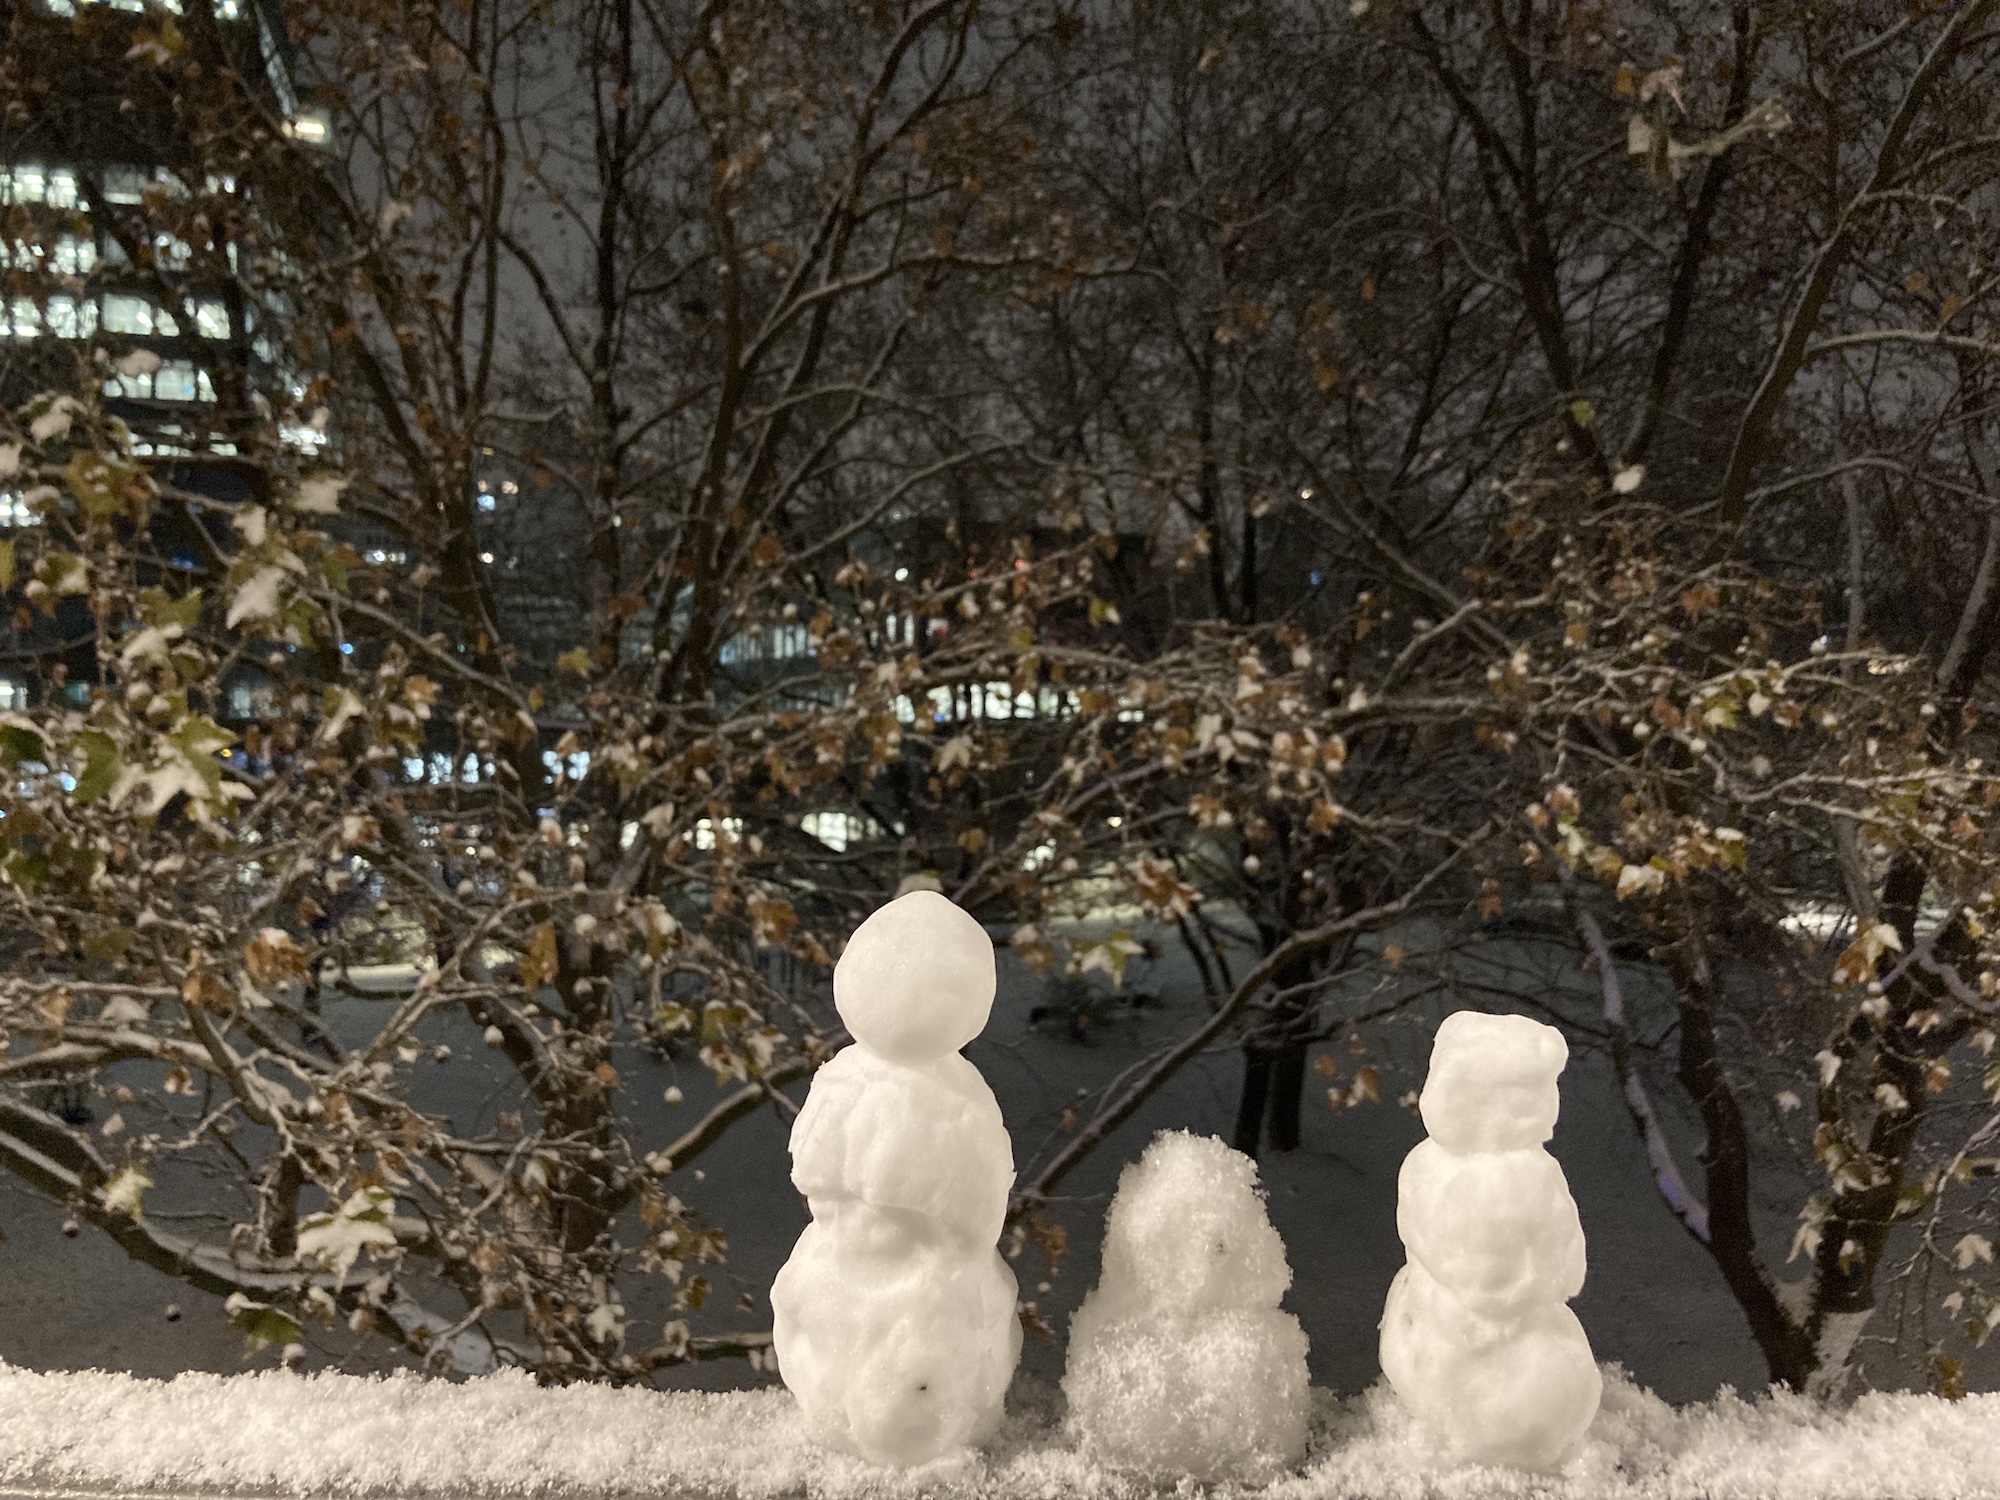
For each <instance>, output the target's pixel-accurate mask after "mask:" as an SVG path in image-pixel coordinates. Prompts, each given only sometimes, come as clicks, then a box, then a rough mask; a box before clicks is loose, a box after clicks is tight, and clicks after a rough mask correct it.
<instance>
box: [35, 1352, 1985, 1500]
mask: <svg viewBox="0 0 2000 1500" xmlns="http://www.w3.org/2000/svg"><path fill="white" fill-rule="evenodd" d="M1024 1397H1025V1398H1026V1399H1023V1398H1024ZM1016 1406H1017V1411H1016V1413H1015V1415H1014V1416H1013V1418H1012V1419H1011V1420H1010V1421H1009V1422H1008V1423H1007V1425H1006V1426H1005V1427H1004V1428H1002V1429H1001V1432H1000V1433H999V1435H998V1436H997V1437H996V1438H995V1440H994V1442H993V1443H992V1445H991V1446H990V1447H989V1448H988V1449H987V1451H985V1452H984V1453H976V1454H967V1455H962V1456H956V1457H953V1458H950V1459H946V1460H943V1461H941V1462H939V1463H935V1464H930V1465H927V1466H925V1467H922V1468H917V1469H907V1470H893V1469H881V1468H876V1467H874V1466H872V1465H869V1464H867V1463H865V1462H863V1461H861V1460H859V1459H854V1458H847V1457H843V1456H841V1455H838V1454H833V1453H829V1452H827V1451H826V1450H825V1449H823V1448H821V1447H819V1446H818V1445H817V1444H815V1443H814V1442H812V1441H811V1439H810V1438H809V1437H808V1435H807V1433H806V1431H805V1425H804V1423H803V1421H802V1420H801V1418H800V1416H799V1411H798V1407H797V1405H796V1404H795V1403H794V1402H793V1400H792V1398H791V1396H790V1395H789V1394H787V1393H786V1392H784V1391H781V1390H761V1391H736V1392H730V1393H727V1394H721V1395H711V1394H705V1393H695V1392H665V1393H663V1392H654V1391H643V1390H606V1389H602V1388H595V1387H585V1386H569V1387H562V1388H544V1387H540V1386H537V1385H536V1384H535V1382H534V1381H533V1380H532V1379H531V1378H530V1377H528V1376H527V1375H524V1374H521V1373H518V1372H511V1371H510V1372H507V1373H503V1374H499V1375H489V1376H486V1377H483V1378H481V1379H478V1380H473V1381H468V1382H465V1383H463V1384H451V1383H447V1382H444V1381H432V1380H424V1379H419V1378H416V1377H413V1376H397V1377H391V1378H389V1379H379V1378H372V1379H363V1378H361V1377H358V1376H352V1375H335V1374H318V1375H292V1374H286V1373H282V1372H271V1373H260V1374H254V1375H233V1376H221V1375H183V1376H181V1377H179V1378H178V1379H176V1380H172V1381H158V1380H136V1379H134V1378H132V1377H131V1376H129V1375H111V1374H102V1373H97V1372H87V1373H82V1374H37V1373H34V1372H30V1371H25V1370H16V1369H11V1368H8V1367H6V1366H0V1488H4V1489H6V1490H9V1491H12V1492H16V1493H22V1492H25V1493H27V1494H37V1493H41V1494H51V1495H54V1494H61V1493H65V1492H67V1493H70V1494H74V1493H76V1492H78V1491H98V1492H103V1491H115V1492H117V1493H119V1494H121V1495H142V1494H146V1493H148V1492H151V1493H153V1494H164V1493H166V1492H172V1493H173V1494H175V1495H176V1496H187V1495H191V1494H208V1495H232V1494H233V1495H243V1494H249V1493H255V1494H259V1495H266V1496H286V1497H290V1496H308V1495H312V1496H351V1495H366V1494H389V1493H394V1494H396V1495H399V1496H407V1497H431V1496H467V1497H477V1496H484V1495H493V1496H513V1495H535V1496H551V1497H554V1496H559V1495H569V1494H574V1493H575V1492H578V1491H588V1492H590V1493H592V1494H596V1495H620V1496H655V1495H657V1496H673V1497H675V1500H692V1497H711V1496H712V1497H718V1500H726V1497H742V1500H777V1497H780V1496H799V1495H811V1496H812V1497H813V1500H920V1497H934V1500H1058V1497H1061V1500H1069V1497H1083V1500H1150V1497H1153V1496H1156V1495H1158V1494H1160V1493H1161V1490H1162V1487H1161V1486H1160V1485H1159V1484H1158V1483H1157V1482H1155V1481H1150V1480H1143V1479H1139V1478H1136V1477H1134V1476H1132V1475H1130V1474H1127V1473H1119V1472H1117V1471H1114V1470H1112V1469H1109V1468H1107V1467H1105V1466H1103V1465H1101V1464H1099V1463H1097V1462H1096V1461H1094V1460H1092V1459H1091V1458H1089V1457H1088V1456H1087V1455H1085V1454H1083V1453H1082V1452H1080V1451H1078V1449H1077V1447H1076V1446H1075V1445H1074V1444H1073V1443H1071V1442H1069V1441H1067V1440H1066V1439H1065V1438H1064V1437H1063V1436H1062V1431H1061V1418H1060V1409H1059V1403H1057V1402H1056V1401H1055V1400H1053V1398H1052V1397H1050V1396H1048V1395H1047V1394H1046V1393H1037V1392H1035V1391H1033V1390H1032V1389H1031V1390H1027V1391H1017V1393H1016ZM1313 1428H1314V1430H1313V1437H1312V1443H1311V1446H1310V1449H1309V1451H1308V1454H1307V1457H1306V1461H1305V1464H1304V1466H1303V1467H1302V1468H1301V1469H1299V1470H1297V1471H1295V1472H1294V1473H1292V1474H1289V1475H1287V1476H1285V1477H1283V1478H1281V1479H1278V1480H1277V1481H1275V1482H1274V1483H1272V1484H1270V1485H1269V1486H1267V1487H1266V1488H1264V1489H1263V1490H1262V1491H1260V1492H1259V1493H1262V1494H1264V1495H1266V1496H1269V1497H1270V1500H1527V1497H1533V1500H2000V1443H1995V1441H1994V1434H1995V1433H1996V1432H2000V1395H1976V1396H1970V1397H1967V1398H1966V1399H1965V1400H1963V1401H1957V1402H1949V1401H1944V1400H1941V1399H1939V1398H1938V1397H1935V1396H1911V1395H1890V1394H1875V1395H1869V1396H1864V1397H1863V1398H1861V1400H1859V1401H1858V1402H1856V1403H1855V1404H1854V1405H1853V1406H1852V1407H1850V1408H1849V1409H1847V1410H1846V1411H1843V1412H1838V1413H1835V1412H1828V1411H1825V1410H1822V1409H1820V1408H1818V1407H1816V1406H1814V1405H1813V1404H1812V1403H1810V1402H1808V1401H1805V1400H1803V1399H1802V1398H1799V1397H1794V1396H1783V1395H1780V1396H1774V1397H1766V1398H1760V1399H1758V1400H1755V1401H1744V1400H1740V1399H1738V1398H1737V1397H1736V1396H1735V1395H1733V1394H1731V1393H1727V1392H1725V1393H1724V1394H1723V1395H1722V1396H1721V1397H1719V1398H1718V1399H1716V1400H1715V1401H1712V1402H1707V1403H1704V1404H1701V1405H1698V1406H1690V1407H1686V1408H1683V1409H1681V1410H1678V1411H1676V1410H1675V1409H1674V1408H1672V1407H1669V1406H1668V1405H1667V1404H1666V1403H1665V1402H1663V1401H1661V1400H1659V1399H1658V1398H1657V1397H1655V1396H1653V1395H1651V1394H1650V1393H1648V1392H1645V1391H1642V1390H1640V1389H1639V1388H1638V1387H1636V1386H1634V1385H1633V1384H1632V1383H1631V1382H1630V1381H1628V1380H1626V1379H1625V1378H1624V1376H1623V1374H1622V1373H1621V1372H1620V1371H1619V1370H1618V1369H1617V1368H1616V1367H1615V1366H1606V1367H1605V1390H1604V1404H1603V1407H1602V1408H1601V1409H1600V1410H1599V1412H1598V1415H1597V1420H1596V1422H1595V1423H1593V1424H1592V1427H1591V1430H1590V1434H1589V1436H1588V1438H1587V1439H1586V1440H1585V1442H1584V1444H1583V1447H1582V1450H1581V1451H1580V1452H1579V1453H1578V1454H1577V1456H1576V1457H1575V1458H1573V1459H1572V1460H1570V1462H1569V1463H1568V1464H1566V1465H1565V1466H1564V1467H1563V1469H1562V1470H1561V1471H1560V1472H1559V1473H1556V1474H1522V1473H1516V1472H1512V1471H1507V1470H1499V1469H1485V1468H1478V1467H1474V1466H1469V1465H1465V1464H1461V1463H1458V1462H1456V1461H1455V1460H1453V1459H1452V1458H1451V1457H1450V1456H1449V1455H1448V1454H1447V1453H1446V1452H1445V1451H1444V1450H1443V1449H1442V1448H1441V1447H1440V1446H1438V1445H1437V1444H1436V1442H1435V1441H1434V1440H1432V1439H1430V1438H1429V1437H1427V1436H1426V1434H1425V1433H1424V1430H1423V1429H1422V1428H1421V1427H1420V1426H1419V1425H1418V1424H1417V1423H1416V1422H1415V1420H1414V1419H1413V1418H1411V1416H1410V1415H1409V1413H1408V1412H1407V1411H1405V1410H1404V1409H1403V1407H1402V1405H1401V1403H1400V1402H1398V1401H1397V1399H1396V1397H1395V1395H1394V1394H1393V1393H1392V1392H1391V1391H1390V1390H1389V1389H1388V1387H1387V1386H1385V1385H1377V1386H1376V1387H1375V1388H1374V1389H1372V1390H1370V1391H1368V1392H1367V1393H1366V1394H1364V1395H1362V1396H1359V1397H1355V1398H1353V1399H1351V1400H1345V1401H1343V1400H1340V1399H1339V1398H1337V1397H1334V1396H1331V1395H1329V1394H1327V1393H1325V1392H1317V1393H1315V1413H1314V1422H1313ZM1167 1488H1174V1487H1173V1486H1167ZM1210 1492H1211V1493H1215V1494H1232V1493H1238V1492H1239V1491H1238V1490H1237V1488H1236V1487H1234V1486H1216V1487H1213V1488H1212V1489H1211V1491H1210ZM1188 1493H1192V1490H1189V1491H1188Z"/></svg>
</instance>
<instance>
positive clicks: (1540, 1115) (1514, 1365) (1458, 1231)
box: [1381, 1011, 1603, 1470]
mask: <svg viewBox="0 0 2000 1500" xmlns="http://www.w3.org/2000/svg"><path fill="white" fill-rule="evenodd" d="M1568 1060H1569V1048H1568V1046H1567V1045H1566V1044H1565V1043H1564V1041H1563V1039H1562V1034H1561V1033H1560V1032H1558V1031H1557V1030H1556V1029H1555V1028H1554V1027H1553V1026H1544V1025H1542V1024H1541V1023H1540V1022H1538V1021H1531V1020H1529V1019H1528V1018H1527V1017H1525V1016H1491V1015H1482V1014H1480V1013H1478V1012H1476V1011H1459V1012H1457V1013H1455V1014H1453V1015H1451V1016H1448V1017H1446V1018H1445V1021H1444V1024H1443V1025H1441V1026H1439V1027H1438V1032H1437V1040H1436V1043H1435V1044H1434V1046H1433V1048H1432V1051H1431V1067H1430V1076H1429V1077H1428V1078H1427V1079H1426V1080H1425V1082H1424V1091H1423V1095H1422V1098H1421V1099H1420V1100H1419V1108H1420V1109H1421V1111H1422V1113H1423V1117H1424V1127H1425V1128H1426V1129H1427V1130H1428V1131H1429V1132H1430V1139H1428V1140H1425V1141H1419V1142H1418V1143H1417V1145H1416V1148H1415V1149H1414V1150H1412V1151H1411V1152H1410V1154H1409V1155H1408V1156H1407V1157H1406V1158H1404V1161H1403V1170H1402V1174H1401V1176H1400V1177H1399V1178H1398V1180H1397V1184H1396V1191H1397V1202H1396V1229H1397V1232H1398V1233H1399V1234H1400V1235H1401V1236H1402V1239H1403V1245H1404V1247H1405V1248H1406V1249H1407V1250H1408V1251H1409V1260H1408V1263H1407V1264H1405V1265H1404V1267H1403V1269H1402V1270H1401V1271H1400V1272H1399V1273H1397V1276H1396V1280H1395V1282H1394V1283H1393V1284H1392V1285H1391V1286H1390V1288H1389V1300H1388V1304H1387V1306H1385V1307H1384V1309H1383V1312H1382V1345H1381V1355H1382V1372H1383V1374H1385V1375H1387V1376H1388V1377H1389V1383H1390V1385H1392V1386H1393V1387H1394V1388H1395V1391H1396V1394H1397V1395H1398V1396H1400V1397H1401V1398H1402V1399H1403V1401H1404V1403H1405V1404H1406V1405H1408V1406H1409V1408H1410V1409H1411V1410H1412V1411H1413V1412H1414V1413H1415V1414H1416V1415H1417V1418H1418V1419H1419V1420H1420V1421H1421V1422H1423V1423H1424V1425H1425V1426H1427V1427H1429V1428H1430V1429H1431V1430H1432V1431H1433V1433H1434V1434H1436V1435H1437V1436H1438V1437H1440V1438H1442V1439H1443V1440H1444V1441H1445V1442H1446V1443H1447V1444H1448V1445H1449V1446H1450V1447H1451V1448H1452V1449H1453V1450H1454V1451H1456V1452H1457V1453H1458V1455H1459V1456H1460V1457H1462V1458H1464V1459H1467V1460H1469V1461H1471V1462H1474V1463H1482V1464H1498V1465H1507V1466H1511V1467H1514V1468H1521V1469H1534V1470H1549V1469H1554V1468H1556V1467H1557V1466H1559V1465H1560V1464H1561V1463H1562V1462H1563V1461H1564V1459H1565V1458H1567V1457H1568V1456H1569V1454H1570V1453H1571V1452H1573V1451H1574V1449H1575V1448H1576V1445H1577V1443H1578V1442H1579V1441H1580V1440H1581V1439H1582V1437H1583V1434H1584V1433H1585V1431H1586V1430H1587V1429H1588V1428H1589V1426H1590V1424H1591V1420H1592V1419H1593V1418H1594V1417H1595V1416H1596V1415H1597V1404H1598V1399H1599V1397H1600V1396H1601V1395H1602V1393H1603V1379H1602V1377H1601V1376H1600V1375H1599V1374H1598V1370H1597V1363H1596V1361H1595V1360H1594V1359H1593V1358H1592V1357H1591V1352H1590V1341H1589V1340H1588V1339H1587V1338H1585V1337H1584V1332H1583V1326H1582V1325H1581V1324H1580V1323H1578V1322H1577V1320H1576V1314H1574V1313H1573V1312H1571V1311H1570V1310H1569V1307H1568V1306H1567V1303H1568V1301H1569V1299H1570V1298H1572V1297H1574V1296H1575V1295H1576V1294H1577V1293H1578V1292H1579V1291H1581V1290H1582V1289H1583V1276H1584V1251H1583V1226H1582V1224H1581V1223H1580V1222H1579V1221H1578V1219H1577V1213H1576V1201H1575V1200H1574V1199H1573V1198H1571V1197H1570V1193H1569V1183H1568V1181H1567V1180H1566V1179H1565V1178H1564V1177H1563V1171H1562V1168H1561V1166H1559V1165H1558V1164H1557V1162H1556V1159H1555V1158H1554V1157H1552V1156H1550V1155H1549V1153H1548V1152H1547V1151H1546V1150H1545V1149H1544V1148H1543V1143H1544V1142H1545V1141H1547V1140H1548V1138H1549V1137H1550V1135H1552V1134H1553V1133H1554V1131H1555V1125H1556V1114H1557V1112H1558V1110H1559V1109H1560V1108H1561V1097H1560V1095H1559V1093H1558V1091H1557V1088H1556V1079H1557V1077H1558V1075H1560V1074H1561V1072H1562V1070H1563V1065H1564V1064H1565V1063H1566V1062H1567V1061H1568Z"/></svg>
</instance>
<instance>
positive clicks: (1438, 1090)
mask: <svg viewBox="0 0 2000 1500" xmlns="http://www.w3.org/2000/svg"><path fill="white" fill-rule="evenodd" d="M1568 1061H1569V1045H1568V1043H1566V1042H1564V1041H1563V1039H1562V1033H1561V1032H1559V1031H1557V1030H1556V1029H1555V1027H1553V1026H1544V1025H1543V1024H1542V1023H1541V1022H1540V1021H1531V1020H1529V1019H1528V1018H1527V1017H1526V1016H1489V1015H1484V1014H1482V1013H1480V1012H1479V1011H1472V1010H1461V1011H1456V1012H1454V1013H1453V1014H1451V1015H1449V1016H1446V1017H1445V1019H1444V1024H1443V1025H1441V1026H1439V1027H1438V1030H1437V1040H1436V1042H1435V1043H1433V1045H1432V1047H1431V1069H1430V1075H1429V1076H1428V1077H1427V1078H1426V1079H1425V1080H1424V1091H1423V1094H1422V1096H1421V1097H1420V1098H1419V1099H1418V1101H1417V1107H1418V1109H1419V1110H1421V1111H1422V1113H1423V1117H1424V1128H1425V1129H1426V1130H1428V1131H1429V1132H1430V1133H1431V1139H1432V1140H1434V1141H1436V1142H1437V1143H1438V1144H1439V1145H1441V1146H1443V1147H1444V1148H1445V1149H1446V1150H1448V1151H1460V1152H1468V1151H1520V1150H1523V1149H1525V1148H1527V1147H1529V1146H1539V1145H1541V1144H1542V1142H1544V1141H1546V1140H1547V1139H1548V1138H1549V1137H1550V1136H1551V1135H1553V1134H1554V1133H1555V1128H1556V1114H1557V1112H1558V1111H1559V1110H1560V1109H1561V1107H1562V1096H1561V1094H1560V1093H1559V1092H1558V1090H1557V1088H1556V1079H1557V1078H1558V1077H1560V1076H1561V1074H1562V1070H1563V1065H1564V1064H1565V1063H1567V1062H1568Z"/></svg>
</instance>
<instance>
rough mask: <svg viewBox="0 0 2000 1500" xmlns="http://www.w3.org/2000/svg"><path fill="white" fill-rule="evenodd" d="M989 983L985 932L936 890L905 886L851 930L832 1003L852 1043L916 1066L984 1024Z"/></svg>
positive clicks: (990, 949) (963, 1041) (990, 966)
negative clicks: (907, 890) (904, 893)
mask: <svg viewBox="0 0 2000 1500" xmlns="http://www.w3.org/2000/svg"><path fill="white" fill-rule="evenodd" d="M993 980H994V976H993V942H992V940H991V939H990V938H988V937H987V936H986V930H985V929H984V928H983V927H981V926H980V925H979V924H978V923H977V922H976V921H974V920H973V919H972V917H971V916H970V915H968V914H967V913H966V912H965V911H964V910H963V909H962V908H960V907H957V906H954V905H952V903H951V902H949V901H947V900H946V899H945V898H944V897H943V896H941V895H939V894H938V893H937V892H936V891H911V892H910V893H909V894H908V895H907V896H898V897H897V898H896V899H895V900H894V901H891V902H890V903H889V904H888V905H887V906H884V907H882V908H881V909H880V910H878V911H877V912H876V913H875V914H874V915H873V916H871V917H870V918H869V919H868V920H867V921H865V922H863V923H862V924H861V925H860V926H859V927H857V928H855V929H854V936H853V937H852V938H850V939H848V943H847V951H846V952H844V953H842V954H841V955H840V962H839V963H837V964H835V965H834V969H833V1004H834V1008H835V1009H836V1010H838V1011H839V1012H840V1019H841V1020H842V1021H844V1022H845V1023H846V1024H847V1029H848V1030H849V1031H850V1032H852V1033H853V1034H854V1039H855V1040H856V1041H857V1042H859V1043H861V1044H862V1045H863V1046H864V1047H867V1048H868V1049H869V1050H870V1051H872V1052H876V1053H879V1054H880V1055H881V1056H883V1057H886V1058H888V1059H889V1060H890V1061H891V1062H899V1063H903V1064H905V1065H907V1066H910V1067H918V1066H921V1065H923V1064H924V1063H929V1062H936V1061H937V1060H938V1059H939V1058H941V1057H944V1056H947V1055H948V1054H950V1053H953V1052H956V1051H957V1050H958V1049H959V1048H960V1047H963V1046H964V1045H965V1044H966V1043H967V1042H969V1041H971V1040H972V1039H973V1038H974V1037H976V1036H978V1035H979V1033H980V1032H981V1031H983V1030H985V1029H986V1018H987V1017H988V1016H989V1015H991V1014H992V1012H993Z"/></svg>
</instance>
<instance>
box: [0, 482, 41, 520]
mask: <svg viewBox="0 0 2000 1500" xmlns="http://www.w3.org/2000/svg"><path fill="white" fill-rule="evenodd" d="M40 519H41V517H40V516H38V515H36V514H35V512H34V510H33V508H32V507H30V506H29V504H28V497H27V496H26V495H24V494H22V493H21V492H20V491H19V490H0V526H33V525H34V524H35V523H36V522H37V521H39V520H40Z"/></svg>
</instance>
